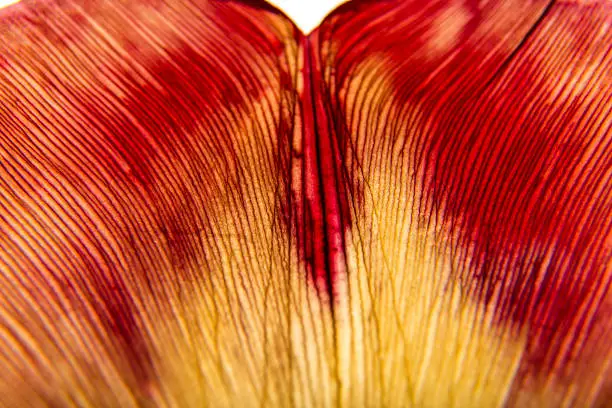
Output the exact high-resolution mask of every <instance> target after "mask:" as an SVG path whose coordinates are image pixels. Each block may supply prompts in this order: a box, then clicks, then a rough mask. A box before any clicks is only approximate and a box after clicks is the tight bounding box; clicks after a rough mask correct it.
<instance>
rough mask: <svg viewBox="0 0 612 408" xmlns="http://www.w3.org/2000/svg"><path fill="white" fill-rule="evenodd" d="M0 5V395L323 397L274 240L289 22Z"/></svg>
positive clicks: (165, 11) (114, 7)
mask: <svg viewBox="0 0 612 408" xmlns="http://www.w3.org/2000/svg"><path fill="white" fill-rule="evenodd" d="M1 13H2V14H1V16H0V100H1V101H2V103H1V104H0V139H1V140H0V208H1V210H0V211H1V214H2V216H1V217H0V254H1V256H0V276H1V278H2V279H1V280H0V328H1V335H0V350H1V353H0V365H1V366H2V367H3V370H2V372H1V373H0V396H1V397H0V398H2V404H1V405H3V406H14V407H21V406H24V405H33V406H75V405H77V406H96V407H99V406H109V407H118V406H121V407H129V406H147V405H152V406H198V407H201V406H207V405H212V406H251V405H271V406H289V405H291V401H292V400H294V399H295V400H298V401H305V402H306V403H308V404H309V405H316V404H315V402H316V401H314V402H313V401H310V399H312V398H321V399H323V398H327V397H328V395H327V394H326V393H324V392H323V393H322V392H320V391H319V389H318V387H317V388H315V387H314V385H312V386H308V384H309V381H310V380H308V376H312V377H313V378H317V379H323V378H325V377H326V375H327V374H325V372H324V365H325V364H326V363H325V361H326V360H325V359H321V358H318V359H308V358H306V357H305V356H306V355H308V354H309V353H311V354H312V353H314V352H315V351H316V352H317V354H316V355H317V356H318V357H320V356H321V353H323V351H321V350H325V348H326V347H327V346H326V345H325V344H319V343H317V342H316V341H313V340H312V339H315V340H321V339H323V338H324V337H325V336H324V335H323V334H321V333H319V332H317V330H319V331H321V330H323V326H322V323H321V321H322V319H321V318H319V316H318V313H319V312H318V311H317V309H316V304H315V305H314V306H313V307H312V308H310V306H309V302H308V299H309V298H310V296H314V295H312V294H313V293H314V292H313V291H312V289H310V285H309V284H308V282H307V280H306V279H303V278H302V275H300V273H299V272H298V271H297V268H298V266H297V256H294V255H293V254H292V249H291V248H292V244H291V239H290V238H289V237H290V234H289V233H288V230H289V229H290V228H291V227H290V223H289V222H288V221H287V218H288V217H289V216H290V209H289V207H290V206H289V205H288V203H289V188H288V182H289V180H290V174H289V173H290V163H289V160H290V150H291V146H292V143H291V140H292V138H293V133H294V123H295V118H294V117H295V115H296V100H297V98H298V95H297V94H296V92H295V84H296V81H297V69H298V68H297V67H298V48H297V45H296V44H297V42H296V40H297V38H298V37H299V33H298V31H297V29H296V28H295V27H294V26H293V24H292V23H291V22H289V21H288V20H287V19H286V18H285V17H284V16H282V15H280V14H279V13H277V12H276V11H274V10H273V9H272V8H270V7H269V6H267V5H265V4H264V3H261V2H246V3H238V2H233V1H227V2H226V1H194V2H191V1H171V2H170V1H169V2H166V1H97V0H92V1H89V0H84V1H76V2H72V1H69V2H66V1H57V2H56V1H46V0H45V1H24V2H22V3H20V4H18V5H16V6H13V7H11V8H8V9H6V10H3V11H2V12H1ZM293 247H294V248H295V245H293ZM293 252H295V249H294V250H293ZM313 299H314V300H315V301H316V302H318V301H317V298H316V296H314V297H313ZM296 305H300V308H298V306H296ZM298 309H299V311H300V313H301V314H298ZM321 313H326V312H325V311H323V312H321ZM315 316H316V318H315ZM310 321H313V322H316V323H312V324H310V323H309V322H310ZM309 326H312V327H309ZM302 337H304V338H305V339H302ZM327 337H329V336H327ZM306 338H308V339H306ZM296 356H299V358H296ZM296 361H297V362H298V363H296ZM295 372H299V373H298V374H299V375H295ZM319 372H321V373H319ZM300 375H301V376H300ZM303 376H306V377H305V378H304V377H303ZM313 384H314V382H313ZM317 396H318V397H317ZM309 401H310V402H311V403H309Z"/></svg>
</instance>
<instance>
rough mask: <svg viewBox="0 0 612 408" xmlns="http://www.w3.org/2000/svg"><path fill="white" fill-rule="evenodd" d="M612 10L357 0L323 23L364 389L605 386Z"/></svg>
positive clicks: (611, 325)
mask: <svg viewBox="0 0 612 408" xmlns="http://www.w3.org/2000/svg"><path fill="white" fill-rule="evenodd" d="M611 21H612V10H611V9H610V5H609V3H607V2H602V1H594V2H581V1H561V2H546V1H522V0H514V1H505V2H494V1H489V2H486V1H485V2H471V1H466V2H456V1H446V0H442V1H431V2H426V1H419V0H416V1H406V2H401V4H400V3H396V2H368V1H357V2H352V3H349V4H348V5H346V6H344V7H341V8H340V9H339V10H337V11H336V12H335V13H334V14H333V15H332V16H331V17H329V18H328V19H327V20H326V21H325V22H324V23H323V24H322V25H321V27H319V29H318V30H317V31H316V32H315V33H314V34H313V35H312V36H311V37H310V38H311V42H312V43H313V44H315V45H314V46H313V48H314V49H315V50H316V51H315V53H318V54H319V59H320V61H321V64H320V69H319V70H320V71H321V72H322V74H321V75H322V78H323V79H322V80H323V82H324V84H323V85H321V86H320V88H319V89H321V90H322V92H323V93H325V94H326V96H322V97H321V98H327V100H328V106H329V109H330V110H331V111H332V112H333V117H334V118H335V125H336V133H337V136H336V139H335V140H336V141H337V144H338V145H339V146H340V147H339V148H338V150H339V151H341V152H343V153H342V159H341V161H342V163H343V173H342V174H343V175H342V177H341V179H342V180H343V181H344V182H345V183H346V184H347V187H346V188H345V190H346V191H348V192H350V193H351V194H350V195H349V199H348V201H349V202H350V206H349V207H350V208H351V216H350V218H351V219H352V220H353V222H352V223H351V226H350V228H349V229H348V231H349V232H348V233H347V237H346V241H347V244H346V246H347V253H348V254H349V256H348V261H347V263H348V264H349V265H350V268H349V272H348V277H347V285H346V292H347V293H348V298H349V299H348V300H346V301H345V302H344V305H345V309H346V311H345V312H344V313H345V314H344V317H345V319H346V321H345V324H344V325H341V327H340V328H339V329H338V331H339V332H341V333H343V334H341V335H340V338H345V339H346V340H345V343H344V345H345V347H346V348H349V349H350V352H348V353H347V355H348V356H350V358H348V357H347V362H346V367H347V369H346V371H347V373H350V374H347V375H351V376H352V377H351V379H352V381H353V382H352V383H351V384H355V383H363V384H365V386H364V388H365V390H364V391H361V388H358V387H357V386H353V387H351V388H350V391H347V393H348V394H349V395H348V396H347V401H348V405H349V406H350V405H353V406H362V405H368V406H394V405H396V403H397V401H409V402H410V404H408V405H413V406H451V405H454V406H500V405H503V404H509V405H513V406H521V407H523V406H589V405H598V404H599V405H602V404H603V405H605V401H606V398H609V396H610V392H611V391H610V390H611V389H612V380H611V379H612V375H611V374H612V372H611V371H610V362H611V361H612V337H611V336H612V331H611V329H612V319H610V317H609V316H610V313H609V312H610V306H611V305H612V303H611V302H612V295H610V293H609V285H610V278H611V276H612V271H611V268H610V266H611V264H610V259H611V255H612V245H611V244H612V235H611V230H612V216H611V215H612V214H611V209H612V191H611V186H612V184H611V183H610V177H611V175H612V132H611V125H612V116H611V115H610V107H611V106H612V100H611V98H612V89H611V87H610V83H611V79H612V77H611V75H610V73H611V72H612V54H611V53H610V44H612V34H611V33H610V23H611ZM337 314H338V315H340V314H341V313H340V312H337ZM366 373H367V374H366Z"/></svg>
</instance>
